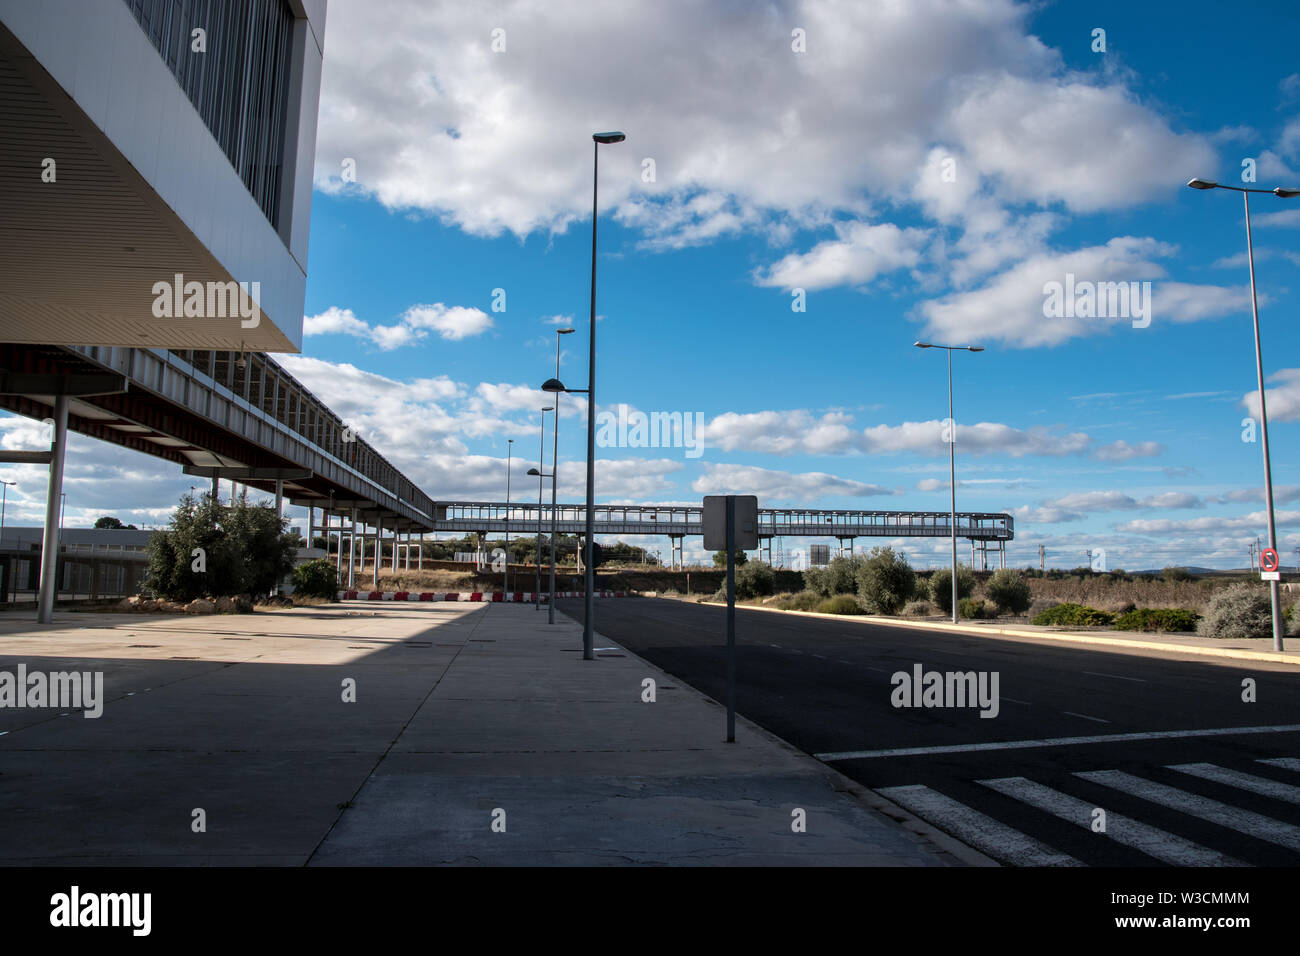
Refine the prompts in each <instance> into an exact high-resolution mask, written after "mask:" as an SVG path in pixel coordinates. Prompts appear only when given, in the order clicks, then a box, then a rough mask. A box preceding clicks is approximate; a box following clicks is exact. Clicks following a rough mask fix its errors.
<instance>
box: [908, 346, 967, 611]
mask: <svg viewBox="0 0 1300 956" xmlns="http://www.w3.org/2000/svg"><path fill="white" fill-rule="evenodd" d="M912 344H913V345H915V346H916V347H917V348H918V349H944V350H945V351H947V353H948V429H949V431H948V490H949V491H951V492H952V499H951V500H952V512H951V514H950V515H949V527H950V529H951V531H952V622H953V623H954V624H956V623H957V466H956V462H955V450H956V447H957V422H956V420H955V419H954V418H953V417H952V353H953V352H957V351H961V352H983V351H984V347H983V346H982V345H935V344H934V343H932V342H913V343H912Z"/></svg>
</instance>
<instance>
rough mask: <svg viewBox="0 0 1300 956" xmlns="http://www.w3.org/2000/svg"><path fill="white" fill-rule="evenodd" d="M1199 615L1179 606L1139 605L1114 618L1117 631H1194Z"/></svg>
mask: <svg viewBox="0 0 1300 956" xmlns="http://www.w3.org/2000/svg"><path fill="white" fill-rule="evenodd" d="M1200 618H1201V615H1199V614H1197V613H1196V612H1195V611H1189V610H1188V609H1187V608H1181V607H1141V608H1137V609H1135V610H1132V611H1129V612H1128V613H1126V614H1121V615H1120V616H1119V617H1118V618H1116V620H1115V629H1116V630H1119V631H1194V630H1196V622H1197V621H1199V620H1200Z"/></svg>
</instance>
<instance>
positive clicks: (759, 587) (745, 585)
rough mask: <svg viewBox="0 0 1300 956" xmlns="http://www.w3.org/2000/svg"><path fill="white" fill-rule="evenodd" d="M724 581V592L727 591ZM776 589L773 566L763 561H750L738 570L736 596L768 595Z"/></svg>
mask: <svg viewBox="0 0 1300 956" xmlns="http://www.w3.org/2000/svg"><path fill="white" fill-rule="evenodd" d="M726 586H727V585H726V583H725V582H724V583H723V585H722V587H723V593H724V594H725V593H726V591H725V589H726ZM775 589H776V574H774V573H773V571H772V566H771V565H769V564H766V563H764V562H762V561H750V562H748V563H747V564H745V566H744V567H742V568H741V569H740V570H738V571H737V572H736V597H738V598H753V597H766V596H767V595H769V594H771V593H772V592H773V591H774V590H775Z"/></svg>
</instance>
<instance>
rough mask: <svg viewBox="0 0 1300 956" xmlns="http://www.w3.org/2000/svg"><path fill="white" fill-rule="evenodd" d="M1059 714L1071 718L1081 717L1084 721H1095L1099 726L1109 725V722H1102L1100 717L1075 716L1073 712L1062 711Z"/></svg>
mask: <svg viewBox="0 0 1300 956" xmlns="http://www.w3.org/2000/svg"><path fill="white" fill-rule="evenodd" d="M1061 713H1063V714H1069V715H1070V716H1071V717H1082V718H1083V719H1084V720H1092V721H1096V722H1097V723H1099V724H1109V723H1110V721H1109V720H1102V719H1101V718H1100V717H1089V716H1088V715H1087V714H1076V713H1075V712H1074V711H1072V710H1063V711H1061Z"/></svg>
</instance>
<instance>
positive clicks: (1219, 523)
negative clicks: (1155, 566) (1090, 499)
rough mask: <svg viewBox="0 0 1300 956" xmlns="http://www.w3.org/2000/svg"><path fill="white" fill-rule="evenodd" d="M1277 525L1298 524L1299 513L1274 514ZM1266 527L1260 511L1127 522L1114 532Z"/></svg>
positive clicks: (1258, 528) (1208, 531)
mask: <svg viewBox="0 0 1300 956" xmlns="http://www.w3.org/2000/svg"><path fill="white" fill-rule="evenodd" d="M1276 518H1277V523H1278V524H1279V525H1293V524H1300V511H1279V512H1277V513H1276ZM1266 525H1267V516H1266V515H1265V514H1264V512H1262V511H1255V512H1252V513H1251V514H1248V515H1241V516H1239V517H1236V518H1228V517H1219V518H1208V517H1207V518H1192V519H1190V520H1187V521H1171V520H1168V519H1160V520H1148V521H1128V522H1125V523H1124V524H1121V525H1118V526H1116V528H1115V530H1116V531H1120V532H1130V533H1134V534H1177V533H1215V532H1220V533H1224V532H1229V531H1248V532H1252V533H1257V532H1262V530H1263V529H1264V528H1265V527H1266Z"/></svg>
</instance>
